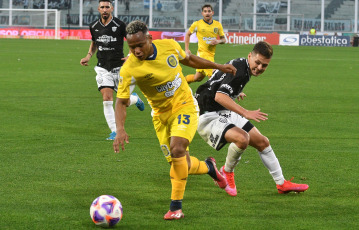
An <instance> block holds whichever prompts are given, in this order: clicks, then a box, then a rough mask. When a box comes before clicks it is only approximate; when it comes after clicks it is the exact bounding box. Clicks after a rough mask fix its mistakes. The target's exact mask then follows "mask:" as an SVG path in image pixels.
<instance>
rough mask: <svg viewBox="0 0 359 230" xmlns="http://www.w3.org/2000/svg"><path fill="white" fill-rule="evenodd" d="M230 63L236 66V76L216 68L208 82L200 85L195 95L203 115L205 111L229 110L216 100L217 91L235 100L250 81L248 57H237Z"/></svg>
mask: <svg viewBox="0 0 359 230" xmlns="http://www.w3.org/2000/svg"><path fill="white" fill-rule="evenodd" d="M228 63H229V64H232V65H233V66H234V67H236V69H237V72H236V75H235V76H233V74H227V73H223V72H222V71H219V70H216V71H215V72H214V73H213V74H212V77H211V78H210V79H209V80H208V81H207V82H206V83H204V84H203V85H201V86H199V87H198V89H197V91H196V95H195V97H196V99H197V101H198V105H199V109H200V114H201V115H202V114H204V113H205V112H212V111H220V110H227V109H226V108H224V107H223V106H222V105H220V104H219V103H217V102H216V101H215V100H214V98H215V97H216V93H217V92H219V93H223V94H226V95H228V96H229V97H230V98H232V99H233V100H234V99H235V98H237V97H238V96H239V94H240V93H241V92H242V90H243V88H244V86H245V85H246V84H247V83H248V82H249V80H250V78H251V75H250V71H249V65H248V61H247V59H245V58H237V59H233V60H231V61H229V62H227V64H228Z"/></svg>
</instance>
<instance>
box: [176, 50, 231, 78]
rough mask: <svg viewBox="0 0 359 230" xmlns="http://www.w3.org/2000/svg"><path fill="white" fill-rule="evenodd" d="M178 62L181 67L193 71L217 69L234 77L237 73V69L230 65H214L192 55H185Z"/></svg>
mask: <svg viewBox="0 0 359 230" xmlns="http://www.w3.org/2000/svg"><path fill="white" fill-rule="evenodd" d="M180 62H181V64H183V65H186V66H189V67H192V68H195V69H219V70H220V71H222V72H224V73H230V74H233V75H235V74H236V72H237V69H236V68H235V67H234V66H233V65H232V64H224V65H222V64H218V63H214V62H211V61H208V60H206V59H204V58H201V57H198V56H196V55H193V54H190V55H187V56H186V57H185V58H184V59H182V60H180Z"/></svg>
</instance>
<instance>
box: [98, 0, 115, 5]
mask: <svg viewBox="0 0 359 230" xmlns="http://www.w3.org/2000/svg"><path fill="white" fill-rule="evenodd" d="M100 2H109V3H111V5H113V4H112V1H111V0H99V1H98V3H100Z"/></svg>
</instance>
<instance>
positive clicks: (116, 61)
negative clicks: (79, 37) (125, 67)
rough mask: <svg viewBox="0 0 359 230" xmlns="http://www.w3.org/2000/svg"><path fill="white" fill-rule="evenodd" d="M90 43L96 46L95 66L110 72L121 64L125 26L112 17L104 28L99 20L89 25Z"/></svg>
mask: <svg viewBox="0 0 359 230" xmlns="http://www.w3.org/2000/svg"><path fill="white" fill-rule="evenodd" d="M90 32H91V36H92V41H94V42H95V43H96V46H97V54H96V56H97V66H99V67H102V68H104V69H107V70H108V71H111V70H112V69H113V68H116V67H120V66H122V64H123V61H122V60H121V58H123V57H124V56H123V39H124V38H125V37H126V24H125V23H124V22H123V21H121V20H120V19H118V18H115V17H112V19H111V21H110V22H109V23H108V24H107V25H106V26H105V25H104V24H102V22H101V19H98V20H96V21H94V22H92V23H91V24H90Z"/></svg>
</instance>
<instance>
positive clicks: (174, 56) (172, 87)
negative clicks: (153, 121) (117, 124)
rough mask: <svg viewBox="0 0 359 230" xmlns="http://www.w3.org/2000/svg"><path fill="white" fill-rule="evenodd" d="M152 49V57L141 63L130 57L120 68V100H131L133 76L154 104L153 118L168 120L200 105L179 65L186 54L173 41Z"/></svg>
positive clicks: (158, 43) (159, 44) (162, 42)
mask: <svg viewBox="0 0 359 230" xmlns="http://www.w3.org/2000/svg"><path fill="white" fill-rule="evenodd" d="M152 46H153V48H154V53H153V55H152V56H150V57H148V58H147V59H146V60H143V61H141V60H139V59H138V58H136V56H135V55H134V54H131V55H130V56H129V58H128V59H127V61H126V62H125V63H124V65H123V66H122V67H121V70H120V77H119V78H120V79H119V85H118V90H117V97H118V98H129V97H130V85H131V78H132V77H133V78H134V79H135V80H136V84H137V85H138V87H139V88H140V89H141V91H142V93H143V94H144V96H145V97H146V99H147V101H148V102H149V104H150V105H151V107H152V115H153V116H160V119H161V120H162V121H166V120H167V119H168V117H169V116H170V115H171V114H173V113H175V112H176V111H178V110H179V109H180V108H182V107H183V106H186V105H192V106H193V105H197V103H196V101H195V99H194V97H193V96H192V90H191V88H190V87H189V85H188V83H187V81H186V79H185V78H184V76H183V73H182V68H181V66H180V63H179V60H183V59H184V58H185V57H186V53H185V51H184V50H183V49H182V48H181V46H180V45H179V44H178V43H177V42H176V41H175V40H173V39H163V40H154V41H153V42H152ZM196 107H197V106H196Z"/></svg>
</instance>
